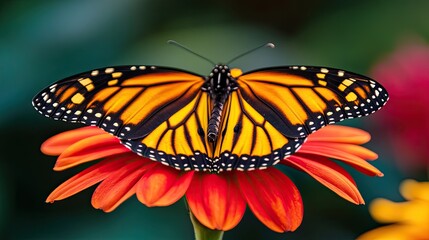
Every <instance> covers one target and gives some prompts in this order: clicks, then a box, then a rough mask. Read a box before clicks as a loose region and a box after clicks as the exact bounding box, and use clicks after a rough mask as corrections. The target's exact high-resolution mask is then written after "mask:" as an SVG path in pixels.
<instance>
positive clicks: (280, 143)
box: [215, 90, 306, 171]
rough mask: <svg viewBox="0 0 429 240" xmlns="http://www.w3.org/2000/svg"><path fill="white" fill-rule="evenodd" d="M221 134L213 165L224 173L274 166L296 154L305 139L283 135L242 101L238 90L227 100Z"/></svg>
mask: <svg viewBox="0 0 429 240" xmlns="http://www.w3.org/2000/svg"><path fill="white" fill-rule="evenodd" d="M220 131H221V134H220V135H219V139H218V141H217V144H216V148H215V161H216V162H217V166H219V167H220V169H221V170H227V171H230V170H232V169H237V170H241V171H243V170H246V171H248V170H254V169H264V168H267V167H269V166H271V165H275V164H277V163H278V162H280V160H282V159H284V158H285V157H287V156H289V155H291V154H293V153H294V152H296V151H297V150H298V149H299V147H300V146H301V145H302V144H303V143H304V141H305V139H306V138H304V137H301V138H294V137H287V136H285V135H283V134H282V133H281V132H280V131H279V130H277V129H276V128H275V127H274V126H273V125H272V124H271V123H270V122H269V121H267V118H266V117H265V116H263V115H262V114H261V113H260V112H258V111H257V110H256V109H255V108H254V107H253V106H251V105H250V104H249V102H247V101H246V100H245V99H244V98H243V96H242V91H241V90H238V91H234V92H232V93H231V95H230V96H229V98H228V101H227V102H226V104H225V111H224V115H223V119H222V124H221V128H220Z"/></svg>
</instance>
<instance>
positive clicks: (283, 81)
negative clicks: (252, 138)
mask: <svg viewBox="0 0 429 240" xmlns="http://www.w3.org/2000/svg"><path fill="white" fill-rule="evenodd" d="M237 82H238V85H239V91H240V92H241V94H242V96H243V99H244V100H245V101H247V102H248V103H249V104H250V105H251V106H252V107H253V108H255V109H256V111H258V112H259V113H260V114H261V115H263V116H264V117H265V118H266V119H267V121H268V122H270V123H271V124H272V125H273V126H274V127H275V128H276V129H278V130H279V131H280V132H281V133H282V134H283V135H284V136H287V137H288V138H302V137H307V136H308V135H309V134H310V133H312V132H314V131H316V130H318V129H320V128H321V127H323V126H326V125H327V124H331V123H335V122H339V121H342V120H344V119H351V118H357V117H361V116H367V115H369V114H371V113H373V112H375V111H377V110H378V109H380V108H381V107H382V106H383V105H384V104H386V101H387V100H388V94H387V91H386V90H385V89H384V88H383V86H381V85H380V84H379V83H377V82H376V81H374V80H373V79H371V78H368V77H365V76H362V75H359V74H355V73H351V72H346V71H344V70H339V69H332V68H323V67H297V66H291V67H277V68H268V69H261V70H256V71H252V72H249V73H245V74H243V75H241V76H240V77H238V79H237Z"/></svg>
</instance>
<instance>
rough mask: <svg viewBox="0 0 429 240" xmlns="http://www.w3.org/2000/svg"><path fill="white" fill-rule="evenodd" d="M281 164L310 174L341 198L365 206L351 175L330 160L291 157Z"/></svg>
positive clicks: (314, 157)
mask: <svg viewBox="0 0 429 240" xmlns="http://www.w3.org/2000/svg"><path fill="white" fill-rule="evenodd" d="M281 163H282V164H285V165H288V166H291V167H294V168H296V169H298V170H301V171H304V172H306V173H308V174H309V175H310V176H312V177H313V178H314V179H316V180H317V181H319V182H320V183H321V184H323V185H325V186H326V187H327V188H329V189H331V190H332V191H334V192H335V193H336V194H338V195H339V196H340V197H342V198H344V199H346V200H348V201H350V202H352V203H355V204H364V200H363V198H362V196H361V195H360V193H359V190H358V188H357V186H356V184H355V182H354V180H353V178H352V177H351V176H350V174H348V173H347V171H346V170H344V169H343V168H342V167H340V166H339V165H338V164H336V163H334V162H333V161H331V160H329V159H328V158H325V157H320V156H317V157H316V156H311V158H304V157H299V156H291V157H289V158H288V159H287V161H282V162H281Z"/></svg>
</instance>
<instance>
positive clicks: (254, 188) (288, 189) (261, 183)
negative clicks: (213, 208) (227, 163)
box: [236, 168, 304, 232]
mask: <svg viewBox="0 0 429 240" xmlns="http://www.w3.org/2000/svg"><path fill="white" fill-rule="evenodd" d="M236 176H237V181H238V183H239V185H240V189H241V192H242V193H243V195H244V197H245V199H246V201H247V204H248V205H249V207H250V209H251V210H252V212H253V213H254V214H255V216H256V217H257V218H258V219H259V220H260V221H261V222H262V223H264V224H265V225H266V226H267V227H268V228H270V229H271V230H273V231H276V232H286V231H294V230H296V229H297V228H298V227H299V225H300V224H301V222H302V217H303V211H304V209H303V204H302V199H301V195H300V193H299V191H298V189H297V188H296V186H295V184H293V182H292V181H291V180H290V179H289V178H288V177H287V176H286V175H284V174H283V173H282V172H281V171H279V170H278V169H275V168H267V169H265V170H255V171H251V172H237V173H236Z"/></svg>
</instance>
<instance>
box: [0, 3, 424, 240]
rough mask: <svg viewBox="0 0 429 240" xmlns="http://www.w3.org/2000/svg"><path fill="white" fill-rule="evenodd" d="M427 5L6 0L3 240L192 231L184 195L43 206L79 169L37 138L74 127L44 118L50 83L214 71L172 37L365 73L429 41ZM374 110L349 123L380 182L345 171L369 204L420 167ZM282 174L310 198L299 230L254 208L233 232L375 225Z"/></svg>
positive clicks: (360, 210) (228, 52) (225, 51)
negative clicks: (153, 70) (155, 201)
mask: <svg viewBox="0 0 429 240" xmlns="http://www.w3.org/2000/svg"><path fill="white" fill-rule="evenodd" d="M428 10H429V1H424V0H422V1H400V0H390V1H388V0H361V1H342V0H326V1H317V0H306V1H291V0H266V1H256V0H247V1H244V0H216V1H214V0H208V1H199V0H182V1H167V0H158V1H155V0H140V1H139V0H123V1H119V0H85V1H84V0H63V1H54V0H43V1H42V0H41V1H24V0H18V1H1V2H0V33H1V35H0V76H1V81H0V84H1V85H0V91H1V94H0V109H1V113H0V129H1V131H0V132H1V144H0V148H1V149H0V154H1V155H0V156H1V161H0V233H1V234H0V238H1V239H59V238H60V239H192V238H193V232H192V226H191V224H190V221H189V218H188V215H187V210H186V208H185V205H184V202H183V201H179V202H178V203H176V204H175V205H173V206H170V207H166V208H147V207H145V206H143V205H142V204H140V203H139V202H138V201H137V200H136V199H135V198H134V197H133V198H132V199H130V200H128V201H127V202H125V203H124V204H122V205H121V206H120V207H119V208H118V209H117V210H116V211H114V212H113V213H109V214H106V213H103V212H101V211H99V210H95V209H93V208H92V207H91V205H90V197H91V193H92V190H93V188H92V189H89V190H87V191H85V192H83V193H81V194H78V195H75V196H73V197H71V198H69V199H67V200H63V201H60V202H56V203H55V204H46V203H45V202H44V200H45V198H46V197H47V196H48V194H49V193H50V192H51V191H52V190H53V189H54V188H55V187H56V186H58V185H59V184H60V183H61V182H63V181H64V180H66V179H67V178H69V177H71V176H72V175H74V174H75V173H77V172H78V170H79V169H82V168H83V167H85V166H83V167H81V168H77V169H71V170H67V171H65V172H60V173H58V172H54V171H52V167H53V165H54V161H55V158H54V157H48V156H44V155H43V154H41V153H40V151H39V146H40V144H41V143H42V142H43V141H44V140H45V139H47V138H48V137H50V136H52V135H54V134H56V133H59V132H61V131H63V130H66V129H72V128H76V127H78V125H73V124H66V123H63V122H56V121H53V120H50V119H47V118H45V117H43V116H41V115H39V114H38V113H37V112H36V111H35V110H33V108H32V106H31V99H32V97H33V96H34V95H35V94H36V93H37V92H38V91H39V90H41V89H42V88H44V87H45V86H47V85H48V84H50V83H52V82H54V81H57V80H59V79H62V78H64V77H67V76H69V75H73V74H75V73H79V72H83V71H87V70H90V69H93V68H98V67H104V66H112V65H113V66H114V65H128V64H130V65H131V64H150V65H164V66H173V67H177V68H183V69H186V70H191V71H194V72H197V73H199V74H204V75H205V74H208V73H209V71H210V70H211V67H212V66H210V64H207V62H205V61H203V60H201V59H198V58H196V57H194V56H192V55H190V54H189V53H186V52H184V51H183V50H181V49H179V48H176V47H173V46H171V45H167V44H166V40H168V39H174V40H176V41H178V42H181V43H183V44H185V45H187V46H189V47H190V48H192V49H193V50H194V51H196V52H198V53H200V54H202V55H204V56H206V57H208V58H210V59H213V60H214V61H216V62H225V61H228V60H229V59H231V58H233V57H235V56H236V55H237V54H239V53H242V52H244V51H247V50H249V49H251V48H253V47H255V46H258V45H260V44H262V43H265V42H273V43H275V44H276V46H277V47H276V48H275V49H265V50H260V51H258V52H255V53H253V54H252V55H249V56H247V57H245V58H242V59H240V60H238V61H236V62H234V64H232V66H231V67H240V68H242V69H243V70H245V71H246V70H251V69H255V68H260V67H267V66H274V65H292V64H303V65H321V66H331V67H336V68H343V69H348V70H351V71H353V72H359V73H362V74H369V72H370V69H371V67H372V66H373V65H374V64H375V63H377V61H378V60H380V59H381V58H382V57H383V56H385V55H386V54H388V53H389V52H391V51H392V50H394V49H395V47H396V46H397V45H398V44H400V43H401V42H403V41H407V39H414V38H419V39H423V40H428V39H429V21H428V19H427V12H428ZM373 118H374V117H373V116H371V117H367V118H364V119H359V120H353V121H346V122H345V123H344V124H347V125H353V126H358V127H361V128H363V129H366V130H369V131H371V133H372V134H373V140H372V142H371V143H370V144H368V145H367V146H368V147H369V148H371V149H373V150H375V151H376V152H378V153H379V154H380V158H379V160H378V161H376V162H374V165H376V166H377V167H379V168H380V169H381V170H382V171H383V172H384V173H385V177H383V178H371V177H367V176H363V175H361V174H359V173H357V172H356V171H354V170H352V169H350V168H348V170H350V172H351V173H352V175H353V176H354V177H355V178H356V182H357V184H358V186H359V189H360V190H361V193H362V195H363V196H364V199H365V200H366V202H367V203H369V202H370V201H371V200H372V199H373V198H375V197H388V198H390V199H393V200H400V196H399V193H398V191H397V188H398V184H399V182H400V181H401V180H402V179H404V178H407V177H413V178H416V179H424V176H423V175H419V173H415V174H413V175H411V174H410V173H405V172H403V171H401V170H400V169H399V168H398V167H397V166H396V165H395V163H394V161H393V158H394V156H392V155H391V154H390V149H389V148H390V146H389V145H387V144H386V143H385V141H384V140H383V136H382V131H383V130H382V127H380V126H376V125H375V124H374V123H373V122H372V121H371V120H372V119H373ZM282 170H284V171H285V172H286V173H287V174H288V175H289V176H290V177H291V178H292V180H293V181H294V182H295V183H296V184H297V186H298V188H299V189H300V191H301V193H302V195H303V201H304V207H305V216H304V221H303V224H302V225H301V227H300V228H299V229H298V230H297V231H296V232H294V233H285V234H276V233H274V232H271V231H270V230H269V229H267V228H266V227H265V226H264V225H263V224H262V223H260V222H259V221H258V220H257V219H256V218H255V217H254V216H253V214H251V213H250V212H247V213H246V215H245V217H244V219H243V220H242V221H241V223H240V224H239V225H238V226H237V227H236V228H235V229H233V230H231V231H229V232H226V234H225V239H353V238H355V237H356V236H358V235H359V234H361V233H362V232H364V231H367V230H369V229H371V228H373V227H376V226H378V225H377V223H375V222H374V221H373V220H372V219H371V217H370V216H369V214H368V209H367V206H354V205H353V204H350V203H348V202H346V201H345V200H343V199H341V198H340V197H338V196H336V195H335V194H334V193H332V192H331V191H330V190H328V189H326V188H325V187H323V186H322V185H320V184H318V183H317V182H316V181H314V180H313V179H311V178H310V177H309V176H307V175H305V174H303V173H299V172H297V171H294V170H290V169H282Z"/></svg>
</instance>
